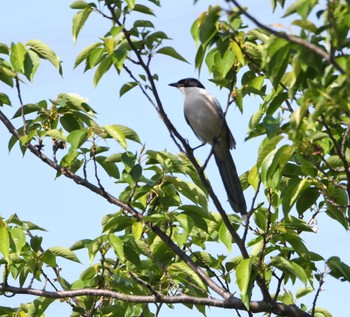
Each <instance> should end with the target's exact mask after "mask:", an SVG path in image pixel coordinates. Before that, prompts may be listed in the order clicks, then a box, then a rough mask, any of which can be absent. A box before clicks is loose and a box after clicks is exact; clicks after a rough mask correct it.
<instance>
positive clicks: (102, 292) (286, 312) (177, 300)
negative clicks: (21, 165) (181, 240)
mask: <svg viewBox="0 0 350 317" xmlns="http://www.w3.org/2000/svg"><path fill="white" fill-rule="evenodd" d="M0 292H1V293H5V292H10V293H13V294H26V295H33V296H42V297H47V298H53V299H63V298H68V297H69V298H74V297H78V296H104V297H109V298H114V299H116V300H121V301H123V302H129V303H166V304H194V305H205V306H210V307H221V308H227V309H239V310H247V309H246V307H245V306H244V304H243V303H242V301H241V300H240V299H239V298H237V297H233V296H232V297H230V298H228V299H226V300H219V299H215V298H208V297H207V298H205V297H195V296H188V295H185V294H181V295H177V296H167V295H160V294H158V295H157V296H156V295H144V296H142V295H129V294H124V293H120V292H115V291H111V290H106V289H91V288H85V289H80V290H70V291H57V292H51V291H45V290H39V289H34V288H19V287H14V286H10V285H5V284H0ZM270 310H271V308H270V307H269V306H268V305H266V303H265V302H263V301H252V302H251V303H250V311H251V312H253V313H261V312H270ZM273 313H275V314H278V315H279V316H287V317H311V315H310V314H308V313H306V312H304V311H302V310H301V309H299V308H298V307H297V306H295V305H285V304H282V303H276V305H275V307H273Z"/></svg>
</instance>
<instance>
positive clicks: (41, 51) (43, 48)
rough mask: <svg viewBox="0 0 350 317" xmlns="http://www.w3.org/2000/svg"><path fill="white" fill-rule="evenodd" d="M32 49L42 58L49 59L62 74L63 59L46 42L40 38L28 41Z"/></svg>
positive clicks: (27, 44)
mask: <svg viewBox="0 0 350 317" xmlns="http://www.w3.org/2000/svg"><path fill="white" fill-rule="evenodd" d="M26 46H28V47H29V48H30V49H32V50H33V51H34V52H35V53H37V54H38V55H39V57H40V58H42V59H45V60H47V61H49V62H50V63H51V64H52V65H53V66H55V67H56V68H57V69H58V71H59V73H60V75H62V65H61V60H60V59H59V57H58V56H57V55H56V53H55V52H54V51H53V50H52V49H51V48H50V47H48V46H47V45H46V44H45V43H43V42H41V41H39V40H30V41H28V42H27V43H26Z"/></svg>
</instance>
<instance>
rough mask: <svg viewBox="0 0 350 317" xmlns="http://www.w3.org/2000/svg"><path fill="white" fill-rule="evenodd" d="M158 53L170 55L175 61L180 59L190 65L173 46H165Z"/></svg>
mask: <svg viewBox="0 0 350 317" xmlns="http://www.w3.org/2000/svg"><path fill="white" fill-rule="evenodd" d="M156 53H158V54H164V55H168V56H171V57H173V58H175V59H178V60H180V61H183V62H185V63H188V61H187V60H186V59H185V58H184V57H182V56H181V55H180V54H179V53H178V52H176V50H175V49H174V48H172V47H171V46H164V47H162V48H160V49H159V50H158V51H157V52H156Z"/></svg>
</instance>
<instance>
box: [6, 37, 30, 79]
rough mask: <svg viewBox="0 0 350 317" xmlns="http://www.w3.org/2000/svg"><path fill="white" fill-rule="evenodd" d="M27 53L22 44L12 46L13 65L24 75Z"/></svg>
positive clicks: (11, 57) (11, 59) (11, 58)
mask: <svg viewBox="0 0 350 317" xmlns="http://www.w3.org/2000/svg"><path fill="white" fill-rule="evenodd" d="M26 53H27V50H26V48H25V47H24V45H23V44H22V43H20V42H19V43H17V44H15V43H12V44H11V54H10V61H11V65H12V67H13V68H14V69H15V70H16V71H17V72H19V73H24V59H25V55H26Z"/></svg>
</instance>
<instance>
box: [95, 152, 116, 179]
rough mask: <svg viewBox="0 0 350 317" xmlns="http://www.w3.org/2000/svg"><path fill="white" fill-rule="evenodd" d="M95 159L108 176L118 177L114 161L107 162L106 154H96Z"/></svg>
mask: <svg viewBox="0 0 350 317" xmlns="http://www.w3.org/2000/svg"><path fill="white" fill-rule="evenodd" d="M95 160H96V162H98V163H99V164H100V165H101V166H102V168H103V169H104V170H105V171H106V173H107V174H108V175H109V176H110V177H114V178H116V179H119V178H120V173H119V169H118V166H117V165H116V164H115V163H112V162H108V161H107V157H106V156H100V155H99V156H96V157H95Z"/></svg>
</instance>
